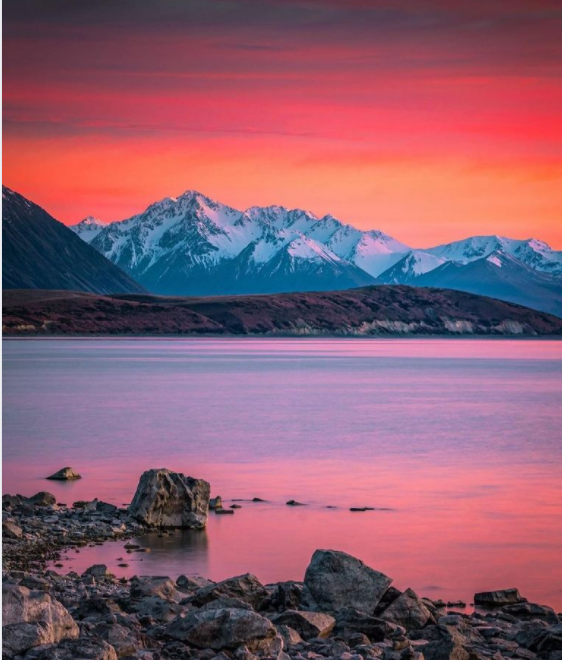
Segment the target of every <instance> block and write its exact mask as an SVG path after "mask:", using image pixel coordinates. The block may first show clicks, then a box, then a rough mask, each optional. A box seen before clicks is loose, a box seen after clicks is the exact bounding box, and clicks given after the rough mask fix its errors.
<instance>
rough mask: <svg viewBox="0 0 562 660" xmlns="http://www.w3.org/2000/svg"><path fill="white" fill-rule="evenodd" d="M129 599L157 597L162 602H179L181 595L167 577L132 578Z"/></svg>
mask: <svg viewBox="0 0 562 660" xmlns="http://www.w3.org/2000/svg"><path fill="white" fill-rule="evenodd" d="M130 593H131V598H146V597H149V596H158V598H162V599H163V600H170V601H175V602H177V601H179V600H180V599H181V595H180V593H179V591H178V590H177V589H176V585H175V583H174V581H173V580H171V579H170V578H169V577H165V576H162V577H158V576H154V577H144V576H143V577H137V576H135V577H133V578H132V579H131V588H130Z"/></svg>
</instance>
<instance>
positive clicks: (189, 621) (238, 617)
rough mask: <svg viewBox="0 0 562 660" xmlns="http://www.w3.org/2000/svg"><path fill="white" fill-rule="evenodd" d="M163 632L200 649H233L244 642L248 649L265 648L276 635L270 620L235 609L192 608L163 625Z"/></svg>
mask: <svg viewBox="0 0 562 660" xmlns="http://www.w3.org/2000/svg"><path fill="white" fill-rule="evenodd" d="M166 635H168V637H171V638H172V639H176V640H179V641H181V642H186V643H188V644H190V645H191V646H196V647H197V648H201V649H214V650H216V651H220V650H222V649H231V650H234V649H236V648H238V647H239V646H240V645H242V644H244V645H245V646H246V647H247V648H248V650H250V651H257V650H260V649H265V648H267V646H268V643H271V642H272V641H273V640H274V639H275V638H276V637H277V631H276V630H275V626H274V625H273V624H272V623H271V621H270V620H269V619H266V618H265V617H263V616H261V615H260V614H257V613H256V612H253V611H251V610H243V609H238V608H225V609H218V610H207V611H204V612H201V611H197V610H192V611H191V612H189V613H188V614H187V615H186V616H185V617H184V616H178V617H177V618H176V619H174V620H173V621H172V622H171V623H170V624H169V625H168V626H167V628H166Z"/></svg>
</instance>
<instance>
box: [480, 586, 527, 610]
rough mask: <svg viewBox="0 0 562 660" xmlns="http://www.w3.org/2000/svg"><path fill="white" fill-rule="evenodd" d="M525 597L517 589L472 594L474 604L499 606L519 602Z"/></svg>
mask: <svg viewBox="0 0 562 660" xmlns="http://www.w3.org/2000/svg"><path fill="white" fill-rule="evenodd" d="M524 600H525V598H522V597H521V594H520V593H519V591H518V590H517V589H499V590H498V591H481V592H479V593H477V594H474V604H475V605H480V606H483V607H499V606H501V605H511V604H512V603H520V602H521V601H524Z"/></svg>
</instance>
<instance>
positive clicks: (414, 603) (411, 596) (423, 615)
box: [381, 589, 433, 630]
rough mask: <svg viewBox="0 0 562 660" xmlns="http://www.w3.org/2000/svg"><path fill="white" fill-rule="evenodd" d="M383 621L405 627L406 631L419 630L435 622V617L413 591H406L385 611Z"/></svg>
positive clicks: (382, 616) (382, 615)
mask: <svg viewBox="0 0 562 660" xmlns="http://www.w3.org/2000/svg"><path fill="white" fill-rule="evenodd" d="M381 619H383V620H384V621H389V622H390V623H395V624H396V625H398V626H403V627H404V628H406V630H419V629H421V628H423V627H424V626H425V625H426V624H427V623H428V622H430V621H431V622H433V616H432V615H431V612H430V611H429V609H428V608H427V606H426V605H425V604H424V603H423V601H422V600H421V599H420V598H419V597H418V595H417V594H416V592H415V591H413V590H412V589H406V591H403V592H402V593H401V594H400V596H398V598H396V599H395V600H394V601H392V603H391V604H390V605H389V606H388V607H387V608H386V610H384V612H383V613H382V614H381Z"/></svg>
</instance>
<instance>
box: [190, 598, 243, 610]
mask: <svg viewBox="0 0 562 660" xmlns="http://www.w3.org/2000/svg"><path fill="white" fill-rule="evenodd" d="M228 608H235V609H241V610H252V609H254V608H253V607H252V606H251V605H250V604H249V603H246V602H245V601H243V600H240V598H232V597H227V596H225V597H224V598H218V599H217V600H212V601H211V602H210V603H207V604H206V605H203V606H202V607H200V608H199V611H201V612H207V611H208V610H224V609H228Z"/></svg>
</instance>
